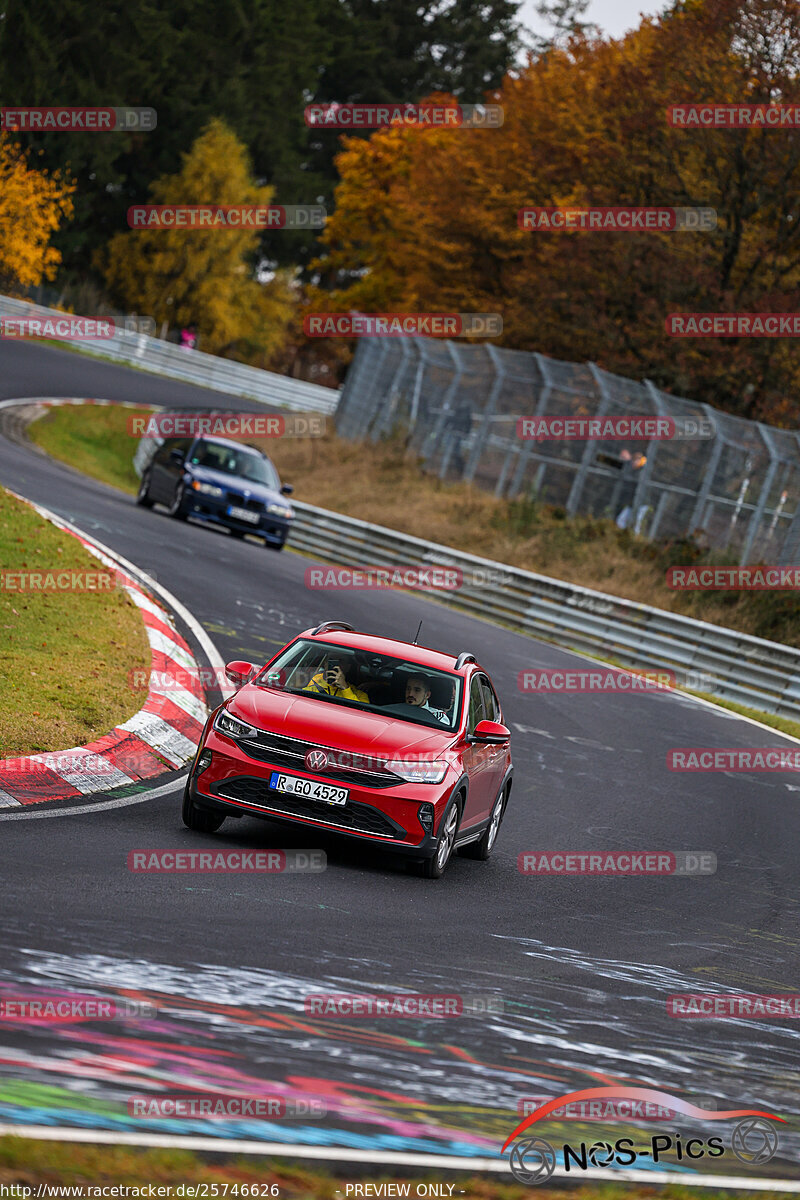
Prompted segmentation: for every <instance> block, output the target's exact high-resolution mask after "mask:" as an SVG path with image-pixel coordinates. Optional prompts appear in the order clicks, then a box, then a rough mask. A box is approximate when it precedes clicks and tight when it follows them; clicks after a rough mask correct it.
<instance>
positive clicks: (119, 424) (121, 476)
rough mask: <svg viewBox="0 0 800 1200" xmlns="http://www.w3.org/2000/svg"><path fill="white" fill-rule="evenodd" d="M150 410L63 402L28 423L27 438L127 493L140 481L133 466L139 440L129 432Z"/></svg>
mask: <svg viewBox="0 0 800 1200" xmlns="http://www.w3.org/2000/svg"><path fill="white" fill-rule="evenodd" d="M150 411H151V410H150V409H134V408H122V407H117V406H116V405H109V406H108V407H106V406H105V405H98V404H86V405H80V406H79V405H72V404H64V405H62V406H60V407H59V408H49V409H48V410H47V411H46V413H45V415H44V416H43V417H40V418H39V419H38V420H37V421H34V422H33V423H32V424H31V425H29V426H28V437H29V438H30V439H31V441H32V442H35V444H36V445H37V446H40V447H41V449H42V450H44V451H45V452H46V453H47V454H50V455H52V457H53V458H57V459H59V460H60V461H61V462H65V463H69V465H70V466H72V467H75V469H76V470H78V471H82V472H83V473H84V475H90V476H91V477H92V478H93V479H99V480H100V482H101V483H108V484H110V485H111V486H112V487H116V488H120V489H121V490H122V491H124V492H128V493H133V494H135V493H136V489H137V488H138V486H139V480H138V479H137V477H136V472H135V471H134V469H133V455H134V454H135V452H136V445H137V439H136V438H135V437H132V436H131V434H129V433H128V429H127V424H128V421H129V420H130V418H131V417H135V416H141V415H147V414H149V413H150Z"/></svg>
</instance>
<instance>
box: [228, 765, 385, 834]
mask: <svg viewBox="0 0 800 1200" xmlns="http://www.w3.org/2000/svg"><path fill="white" fill-rule="evenodd" d="M211 790H212V793H213V794H214V795H216V796H219V797H220V798H221V799H223V800H243V801H244V802H245V803H246V804H252V805H253V806H254V807H256V808H260V809H262V810H263V811H264V812H274V813H276V814H285V815H286V816H289V817H307V818H310V819H311V820H313V821H319V822H321V823H323V824H325V825H333V826H335V827H336V828H337V829H345V830H350V832H351V833H371V834H374V835H375V836H377V837H385V838H392V839H394V840H397V841H402V840H403V839H404V838H405V836H406V831H405V829H403V827H402V826H401V825H398V824H397V822H396V821H392V820H391V819H390V818H389V817H387V816H386V815H385V813H382V812H379V811H378V809H377V808H373V807H372V805H371V804H359V803H357V802H355V801H352V800H348V801H347V804H346V805H345V806H344V807H342V808H340V807H338V806H334V805H330V804H323V803H322V802H321V801H318V800H309V799H308V797H307V796H288V795H285V794H284V793H283V792H274V791H273V790H272V789H271V788H270V787H268V786H267V784H266V783H265V781H264V780H263V779H249V778H247V777H246V776H240V777H239V778H238V779H226V780H225V781H224V782H223V783H220V784H216V785H215V786H213V787H212V789H211Z"/></svg>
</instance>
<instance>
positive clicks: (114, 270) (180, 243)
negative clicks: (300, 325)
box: [103, 120, 294, 355]
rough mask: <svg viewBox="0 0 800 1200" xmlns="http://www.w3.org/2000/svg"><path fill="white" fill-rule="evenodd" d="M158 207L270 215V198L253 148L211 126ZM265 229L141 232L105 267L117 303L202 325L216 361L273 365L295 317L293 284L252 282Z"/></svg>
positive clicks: (156, 191)
mask: <svg viewBox="0 0 800 1200" xmlns="http://www.w3.org/2000/svg"><path fill="white" fill-rule="evenodd" d="M150 196H151V201H152V203H154V204H167V205H191V204H204V205H225V204H229V205H240V204H252V205H268V204H269V203H270V202H271V201H272V196H273V192H272V189H271V188H267V187H259V186H258V185H257V184H256V183H255V181H254V179H253V177H252V174H251V169H250V162H249V159H248V156H247V151H246V148H245V146H244V145H243V144H242V143H241V142H240V141H239V140H238V138H237V137H236V135H235V134H234V133H233V132H232V131H231V130H230V129H228V127H227V126H226V125H225V124H224V123H223V122H222V121H218V120H214V121H212V122H211V123H210V124H209V125H208V126H207V128H206V129H205V130H203V132H202V133H201V134H200V136H199V137H198V138H197V140H196V141H195V143H194V144H193V146H192V148H191V150H190V151H189V153H188V154H185V155H184V156H183V166H182V167H181V170H180V171H179V172H178V173H177V174H175V175H168V176H164V177H163V178H161V179H159V180H157V181H156V182H155V183H154V184H153V185H152V186H151V188H150ZM258 242H259V235H258V231H257V229H255V228H253V229H239V228H228V227H217V228H209V229H192V228H179V229H172V228H168V229H161V228H155V229H141V230H133V231H131V232H130V233H120V234H117V235H116V236H115V237H113V238H112V239H111V242H110V243H109V246H108V249H107V253H106V255H105V261H104V262H103V266H104V269H105V278H106V283H107V285H108V287H109V290H110V292H111V294H112V296H113V297H114V299H115V300H116V301H117V302H118V303H119V304H120V305H121V306H122V307H124V308H126V309H129V310H130V311H133V312H140V313H146V314H147V315H148V316H152V317H154V318H155V320H156V322H157V324H158V325H161V324H162V323H163V322H164V321H166V322H167V323H168V324H169V325H171V326H173V327H174V326H185V325H194V326H195V327H196V328H197V330H198V332H199V334H200V345H201V348H202V349H203V350H207V351H209V352H211V353H221V352H225V351H227V352H229V353H233V352H238V353H245V354H254V353H257V352H260V353H261V354H266V355H270V354H272V353H274V352H275V351H277V349H278V348H279V346H280V345H281V344H282V342H283V339H284V337H285V332H286V329H287V327H288V325H289V322H290V320H291V317H292V312H293V306H294V305H293V299H292V294H291V287H290V281H289V280H288V278H286V277H285V276H284V275H281V274H278V275H277V276H275V277H274V278H273V279H272V280H271V281H270V283H269V284H260V283H258V282H257V281H256V279H255V278H254V277H253V262H254V260H255V257H256V253H257V250H258Z"/></svg>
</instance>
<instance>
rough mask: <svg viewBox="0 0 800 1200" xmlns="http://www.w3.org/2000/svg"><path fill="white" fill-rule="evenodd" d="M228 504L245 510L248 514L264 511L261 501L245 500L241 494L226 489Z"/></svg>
mask: <svg viewBox="0 0 800 1200" xmlns="http://www.w3.org/2000/svg"><path fill="white" fill-rule="evenodd" d="M228 503H229V504H233V505H234V506H235V507H236V508H246V509H247V510H248V512H257V513H261V512H263V511H264V505H263V503H262V501H261V500H245V498H244V496H243V495H242V493H241V492H232V491H231V490H230V488H229V489H228Z"/></svg>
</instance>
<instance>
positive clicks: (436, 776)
mask: <svg viewBox="0 0 800 1200" xmlns="http://www.w3.org/2000/svg"><path fill="white" fill-rule="evenodd" d="M386 769H387V771H394V773H395V775H399V776H400V778H401V779H405V781H406V783H441V782H442V780H443V779H444V777H445V774H446V773H447V763H446V762H444V761H443V760H442V759H433V760H432V761H431V762H417V761H416V759H404V758H393V759H392V760H391V761H390V762H387V764H386Z"/></svg>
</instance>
